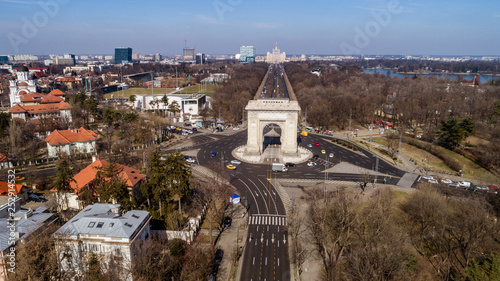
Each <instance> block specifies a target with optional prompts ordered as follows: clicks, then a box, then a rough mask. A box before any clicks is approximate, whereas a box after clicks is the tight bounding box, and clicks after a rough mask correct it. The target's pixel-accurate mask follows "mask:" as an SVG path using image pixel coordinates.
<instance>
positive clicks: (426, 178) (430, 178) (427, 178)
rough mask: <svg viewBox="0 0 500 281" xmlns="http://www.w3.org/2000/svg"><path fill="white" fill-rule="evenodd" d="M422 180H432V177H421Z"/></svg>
mask: <svg viewBox="0 0 500 281" xmlns="http://www.w3.org/2000/svg"><path fill="white" fill-rule="evenodd" d="M422 179H424V180H433V179H434V177H433V176H422Z"/></svg>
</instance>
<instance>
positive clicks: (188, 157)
mask: <svg viewBox="0 0 500 281" xmlns="http://www.w3.org/2000/svg"><path fill="white" fill-rule="evenodd" d="M190 158H193V157H191V156H189V155H185V156H184V159H190Z"/></svg>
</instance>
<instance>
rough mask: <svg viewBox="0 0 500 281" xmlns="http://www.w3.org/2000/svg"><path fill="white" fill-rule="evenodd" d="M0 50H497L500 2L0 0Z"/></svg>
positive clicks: (474, 53) (494, 52)
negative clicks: (248, 47)
mask: <svg viewBox="0 0 500 281" xmlns="http://www.w3.org/2000/svg"><path fill="white" fill-rule="evenodd" d="M0 8H1V9H2V10H4V11H9V13H8V14H5V15H4V16H3V17H2V19H0V23H1V25H2V26H3V27H4V28H2V30H0V37H1V38H2V40H0V54H2V55H7V54H14V55H15V54H35V55H48V54H61V53H75V54H113V52H114V48H116V47H121V46H130V47H131V48H132V49H133V52H134V53H140V54H154V53H161V54H167V55H180V54H182V49H183V48H184V42H185V41H184V40H187V46H188V47H195V48H196V52H201V53H206V54H236V53H238V52H239V48H240V47H241V46H244V45H251V46H255V47H256V53H257V54H261V55H262V54H265V53H266V52H267V51H270V50H272V48H273V47H274V44H275V42H278V46H279V48H280V49H282V50H283V51H286V52H287V54H317V55H350V54H354V55H443V56H445V55H450V56H461V55H470V56H482V55H484V56H487V55H492V56H495V55H499V54H500V52H499V51H498V49H497V48H496V46H498V45H500V36H499V35H500V30H498V28H496V26H498V24H499V23H500V12H498V11H499V9H498V8H500V3H498V2H495V1H491V0H488V1H482V2H481V3H470V2H466V1H462V0H460V1H455V2H442V1H440V2H439V3H435V2H432V1H429V0H423V1H418V2H416V1H395V0H387V1H383V0H361V1H356V3H351V2H349V3H344V2H340V1H332V2H330V1H323V0H314V1H309V2H299V1H288V2H283V1H279V2H277V3H276V2H272V3H266V2H264V1H261V0H256V1H243V0H231V1H229V0H215V1H208V2H201V3H199V2H195V1H183V2H171V3H170V2H169V3H164V2H160V1H148V2H146V3H144V2H139V1H134V0H128V1H117V0H113V1H106V2H103V1H94V0H90V1H86V2H72V1H69V0H44V1H41V2H38V1H31V0H0Z"/></svg>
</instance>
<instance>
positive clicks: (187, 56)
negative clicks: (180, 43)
mask: <svg viewBox="0 0 500 281" xmlns="http://www.w3.org/2000/svg"><path fill="white" fill-rule="evenodd" d="M182 57H183V58H184V61H194V60H195V55H194V48H188V47H185V48H184V49H183V52H182Z"/></svg>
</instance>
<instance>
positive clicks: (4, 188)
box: [0, 181, 24, 196]
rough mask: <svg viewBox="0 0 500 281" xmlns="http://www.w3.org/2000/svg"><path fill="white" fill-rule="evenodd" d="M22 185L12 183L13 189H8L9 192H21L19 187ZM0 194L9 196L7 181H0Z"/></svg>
mask: <svg viewBox="0 0 500 281" xmlns="http://www.w3.org/2000/svg"><path fill="white" fill-rule="evenodd" d="M23 186H24V185H22V184H17V183H16V184H15V185H14V190H12V189H11V190H10V191H11V192H12V191H14V194H19V192H21V189H22V188H23ZM0 196H9V183H7V182H4V181H0Z"/></svg>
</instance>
